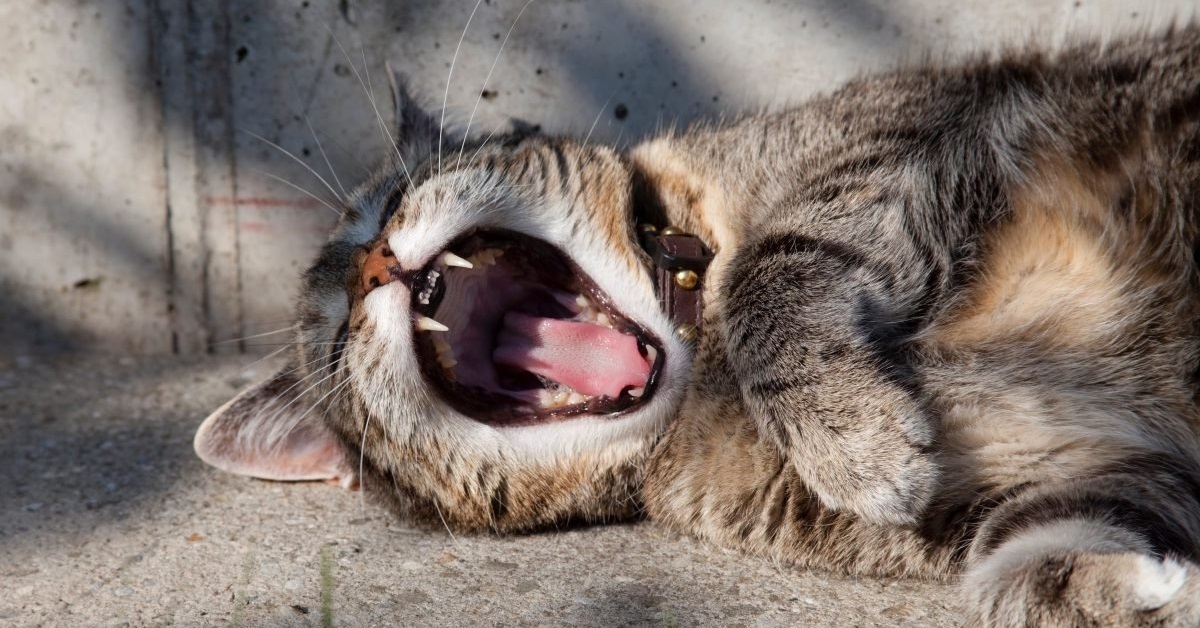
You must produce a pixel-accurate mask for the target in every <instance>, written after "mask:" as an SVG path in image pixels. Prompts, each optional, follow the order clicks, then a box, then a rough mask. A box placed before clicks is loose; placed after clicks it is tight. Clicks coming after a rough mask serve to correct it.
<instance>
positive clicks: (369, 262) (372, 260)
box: [359, 242, 400, 296]
mask: <svg viewBox="0 0 1200 628" xmlns="http://www.w3.org/2000/svg"><path fill="white" fill-rule="evenodd" d="M399 274H400V264H399V263H398V262H396V255H395V254H394V253H392V249H391V248H389V247H388V244H387V242H381V243H379V244H378V245H376V246H375V248H373V249H371V252H370V253H368V254H367V257H366V259H364V260H363V265H362V274H361V279H360V280H359V281H361V282H362V287H363V296H366V295H367V293H369V292H371V291H372V290H374V289H376V288H378V287H379V286H385V285H387V284H389V283H391V282H392V280H393V279H395V278H396V277H397V276H398V275H399Z"/></svg>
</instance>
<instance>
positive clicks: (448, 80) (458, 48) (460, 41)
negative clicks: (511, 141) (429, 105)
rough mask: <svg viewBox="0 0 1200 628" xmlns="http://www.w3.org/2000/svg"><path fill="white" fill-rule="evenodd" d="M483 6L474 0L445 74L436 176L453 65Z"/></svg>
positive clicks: (438, 170) (439, 166) (440, 166)
mask: <svg viewBox="0 0 1200 628" xmlns="http://www.w3.org/2000/svg"><path fill="white" fill-rule="evenodd" d="M481 4H483V0H476V2H475V8H473V9H471V15H470V16H469V17H467V24H466V26H463V31H462V35H460V36H459V37H458V46H456V47H455V48H454V57H453V58H451V59H450V71H449V72H447V73H446V92H445V93H444V94H442V116H441V119H440V120H438V143H437V158H438V167H437V172H438V175H441V173H442V136H443V134H444V130H443V129H444V128H445V126H446V103H448V102H449V101H450V80H451V79H453V78H454V65H455V64H456V63H458V53H459V51H460V50H462V45H463V41H464V40H465V39H466V38H467V30H469V29H470V28H471V20H474V19H475V13H476V12H477V11H479V6H480V5H481Z"/></svg>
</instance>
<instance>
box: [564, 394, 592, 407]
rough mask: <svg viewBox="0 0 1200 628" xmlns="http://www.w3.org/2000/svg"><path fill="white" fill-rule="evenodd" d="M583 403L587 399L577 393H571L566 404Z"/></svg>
mask: <svg viewBox="0 0 1200 628" xmlns="http://www.w3.org/2000/svg"><path fill="white" fill-rule="evenodd" d="M585 401H587V397H584V396H583V395H581V394H579V393H577V392H573V393H571V394H570V395H569V396H568V397H567V403H569V404H571V405H575V404H578V403H583V402H585Z"/></svg>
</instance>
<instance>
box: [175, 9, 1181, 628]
mask: <svg viewBox="0 0 1200 628" xmlns="http://www.w3.org/2000/svg"><path fill="white" fill-rule="evenodd" d="M393 91H394V96H395V103H394V104H395V106H396V110H397V122H396V123H395V124H394V125H393V126H392V127H391V129H390V136H391V137H392V138H393V139H394V145H395V151H394V154H392V155H390V156H389V157H388V159H387V160H386V161H385V164H384V165H383V167H382V168H381V169H380V170H379V171H378V172H377V173H376V174H375V175H374V177H373V178H371V179H370V180H369V181H367V182H366V183H364V184H363V185H361V186H360V187H359V188H358V189H357V190H356V191H355V192H354V193H353V194H352V195H351V197H350V198H348V199H346V200H345V203H344V208H343V209H344V214H343V216H342V218H341V220H340V222H339V223H338V225H337V227H336V228H335V229H334V231H333V233H332V234H331V235H330V237H329V239H328V241H327V243H326V244H325V245H324V247H323V248H322V250H321V252H320V254H319V256H318V257H317V259H316V261H315V263H314V264H313V265H312V267H311V268H310V269H309V270H308V271H307V273H306V274H305V276H304V284H303V290H302V294H301V296H300V298H299V302H298V305H297V308H296V330H297V331H296V341H297V344H296V349H295V351H294V354H293V355H292V356H291V363H290V364H289V365H288V366H287V367H286V368H284V369H283V370H281V371H280V372H279V373H278V374H277V375H276V376H275V377H273V378H271V379H269V380H268V381H265V382H263V383H261V384H258V385H256V386H254V387H252V388H250V389H249V390H247V391H245V392H243V393H242V394H240V395H239V396H237V397H236V398H234V399H233V400H231V401H230V402H228V403H227V404H225V405H224V406H223V407H221V408H220V409H218V410H217V411H216V412H214V413H213V414H212V415H211V416H210V417H208V419H206V420H205V422H204V423H203V425H202V426H201V427H200V429H199V431H198V432H197V435H196V440H195V446H196V450H197V452H198V453H199V455H200V457H201V458H203V459H204V460H205V461H207V462H209V463H210V464H213V465H215V466H217V467H219V468H222V469H226V470H229V471H233V472H237V473H243V474H247V475H252V476H257V477H263V478H270V479H280V480H305V479H337V480H340V481H342V482H344V483H352V482H356V481H357V482H361V484H362V487H363V488H364V489H365V490H366V491H368V492H369V493H370V494H372V495H374V496H375V497H377V498H378V499H379V500H380V501H382V502H383V503H384V504H386V505H387V506H389V507H390V508H392V509H394V510H395V511H396V512H397V513H398V514H399V515H400V516H402V517H405V518H407V519H409V520H412V521H416V522H423V523H428V524H430V525H435V526H439V527H440V526H442V525H446V526H448V527H450V528H452V529H455V530H467V531H480V532H487V531H491V532H495V533H517V532H526V531H534V530H538V529H541V528H546V527H548V526H552V525H560V524H563V523H566V522H581V523H603V522H607V521H614V520H621V519H630V518H637V517H647V518H649V519H650V520H652V521H656V522H658V523H660V524H662V525H666V526H670V527H671V528H675V529H678V530H682V531H685V532H687V533H690V534H693V535H695V536H698V537H700V538H703V539H707V540H708V541H711V542H713V543H716V544H719V545H722V546H726V547H731V548H737V549H740V550H742V551H745V552H747V553H750V554H756V555H762V556H768V557H771V558H772V559H776V560H780V561H785V562H790V563H792V564H795V565H798V566H807V567H815V568H823V569H830V570H836V571H840V572H844V573H849V574H863V575H875V576H898V577H916V578H925V579H933V580H947V581H949V580H957V581H958V582H959V587H960V589H961V592H962V606H963V611H964V617H965V620H966V623H968V624H971V625H1011V626H1018V625H1031V624H1032V625H1104V626H1108V625H1146V626H1150V625H1154V626H1159V625H1162V626H1176V625H1191V626H1194V625H1197V624H1200V562H1197V561H1198V560H1200V422H1198V421H1200V416H1198V413H1197V390H1198V387H1197V386H1198V383H1200V382H1198V381H1197V380H1198V377H1200V373H1198V371H1197V367H1198V366H1200V266H1198V256H1197V251H1198V248H1197V244H1198V243H1200V240H1198V238H1200V232H1198V229H1200V219H1198V217H1200V121H1198V118H1200V30H1198V29H1197V28H1196V27H1195V26H1192V25H1189V26H1184V27H1176V28H1171V29H1169V30H1167V31H1165V32H1162V33H1158V34H1152V35H1141V36H1134V37H1130V38H1126V39H1121V40H1116V41H1113V42H1110V43H1107V44H1099V43H1082V44H1077V45H1073V46H1070V47H1066V48H1064V49H1062V50H1060V51H1057V52H1046V51H1039V50H1036V49H1017V50H1013V51H1009V52H1007V53H1004V54H1002V55H997V56H994V57H991V58H975V59H971V60H967V61H963V62H959V63H958V64H956V65H950V64H943V65H938V64H925V65H917V66H913V67H907V68H901V69H897V70H893V71H891V72H889V73H883V74H880V75H876V76H871V77H865V78H860V79H857V80H854V81H851V82H850V83H848V84H846V85H845V86H843V87H841V88H840V89H837V90H836V91H833V92H832V93H830V94H828V95H824V96H820V97H817V98H814V99H812V100H810V101H808V102H806V103H804V104H801V105H799V106H796V107H794V108H791V109H787V110H783V111H777V112H768V113H756V114H750V115H745V116H743V117H740V118H737V119H734V120H730V121H726V122H721V123H697V124H695V125H693V126H692V127H690V128H689V129H688V130H686V131H682V132H668V133H664V134H662V135H661V136H657V137H653V138H650V139H648V140H646V141H643V142H641V143H639V144H637V145H636V146H634V147H632V148H630V149H628V150H625V151H617V150H615V149H613V148H610V147H606V146H600V145H595V144H589V143H588V142H586V141H585V142H580V141H577V140H574V139H571V138H567V137H552V136H547V135H542V134H540V133H536V132H525V131H522V132H514V133H513V134H511V135H509V136H506V137H503V138H492V139H491V141H480V140H478V139H466V140H464V139H463V138H461V137H458V136H456V135H454V134H453V132H452V131H451V130H447V129H442V128H440V127H439V123H438V122H437V121H436V120H435V119H434V118H433V117H432V116H430V115H428V114H426V113H425V112H424V111H423V110H422V109H421V108H420V107H419V106H418V105H416V104H415V103H414V101H413V99H412V98H410V97H409V95H408V93H407V91H406V90H405V88H404V87H403V84H402V83H397V85H395V86H394V90H393Z"/></svg>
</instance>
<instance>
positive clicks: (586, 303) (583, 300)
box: [575, 294, 592, 310]
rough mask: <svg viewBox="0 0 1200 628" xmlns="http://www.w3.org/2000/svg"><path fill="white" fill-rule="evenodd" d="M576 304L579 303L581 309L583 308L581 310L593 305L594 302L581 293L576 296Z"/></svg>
mask: <svg viewBox="0 0 1200 628" xmlns="http://www.w3.org/2000/svg"><path fill="white" fill-rule="evenodd" d="M575 305H578V306H579V309H581V310H586V309H588V308H590V307H592V302H591V301H588V298H587V297H585V296H583V295H582V294H581V295H579V296H577V297H575Z"/></svg>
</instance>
